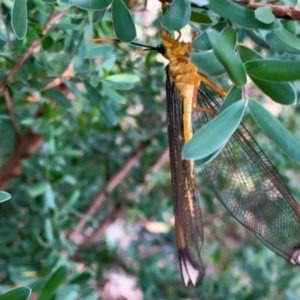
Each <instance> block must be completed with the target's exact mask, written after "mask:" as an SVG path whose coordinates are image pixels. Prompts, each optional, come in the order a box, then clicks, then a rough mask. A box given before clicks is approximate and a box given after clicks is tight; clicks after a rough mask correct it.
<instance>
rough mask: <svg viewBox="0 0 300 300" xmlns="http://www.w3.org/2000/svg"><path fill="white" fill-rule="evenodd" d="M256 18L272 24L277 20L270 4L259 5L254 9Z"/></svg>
mask: <svg viewBox="0 0 300 300" xmlns="http://www.w3.org/2000/svg"><path fill="white" fill-rule="evenodd" d="M254 15H255V18H256V19H257V20H258V21H260V22H262V23H265V24H272V23H273V22H274V20H275V17H274V15H273V13H272V10H271V8H270V7H268V6H264V7H259V8H257V9H256V10H255V11H254Z"/></svg>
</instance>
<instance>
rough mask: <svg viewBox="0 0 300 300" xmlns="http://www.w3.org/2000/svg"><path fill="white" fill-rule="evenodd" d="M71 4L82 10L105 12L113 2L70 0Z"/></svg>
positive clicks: (109, 0)
mask: <svg viewBox="0 0 300 300" xmlns="http://www.w3.org/2000/svg"><path fill="white" fill-rule="evenodd" d="M69 2H70V4H73V5H75V6H77V7H79V8H82V9H87V10H103V9H105V8H107V7H108V6H109V5H110V4H111V2H112V0H101V1H99V0H69Z"/></svg>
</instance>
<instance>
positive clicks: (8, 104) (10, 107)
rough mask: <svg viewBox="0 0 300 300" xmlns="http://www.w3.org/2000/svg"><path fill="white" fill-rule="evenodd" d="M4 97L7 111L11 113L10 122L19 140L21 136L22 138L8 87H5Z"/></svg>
mask: <svg viewBox="0 0 300 300" xmlns="http://www.w3.org/2000/svg"><path fill="white" fill-rule="evenodd" d="M3 97H4V101H5V106H6V109H7V113H8V115H9V119H10V123H11V126H12V128H13V129H14V132H15V134H16V141H17V142H18V140H19V138H20V131H19V128H18V125H17V120H16V117H15V114H14V110H13V105H12V102H11V98H10V94H9V91H8V89H4V91H3Z"/></svg>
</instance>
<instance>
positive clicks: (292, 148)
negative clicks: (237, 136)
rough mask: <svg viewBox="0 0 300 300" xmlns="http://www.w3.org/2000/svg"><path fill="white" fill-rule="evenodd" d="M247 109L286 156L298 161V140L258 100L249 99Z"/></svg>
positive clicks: (299, 145)
mask: <svg viewBox="0 0 300 300" xmlns="http://www.w3.org/2000/svg"><path fill="white" fill-rule="evenodd" d="M249 109H250V112H251V115H252V117H253V118H254V120H255V122H256V123H257V125H258V126H259V127H260V128H261V130H262V131H263V132H264V133H265V135H266V136H267V137H268V138H269V139H270V140H272V141H273V142H274V143H275V144H276V146H277V147H278V148H279V149H280V150H281V151H283V152H284V153H285V154H286V155H287V156H289V157H290V158H291V159H293V160H295V161H296V162H297V163H300V142H299V141H298V140H297V139H296V138H295V137H294V136H293V135H292V134H291V133H290V132H289V131H288V130H287V129H286V128H285V127H284V126H283V125H282V124H281V123H280V122H279V121H278V120H277V119H276V118H275V117H274V116H273V115H272V114H270V113H269V112H268V111H267V110H266V109H265V108H264V107H263V106H261V105H260V104H259V103H258V102H256V101H254V100H250V102H249Z"/></svg>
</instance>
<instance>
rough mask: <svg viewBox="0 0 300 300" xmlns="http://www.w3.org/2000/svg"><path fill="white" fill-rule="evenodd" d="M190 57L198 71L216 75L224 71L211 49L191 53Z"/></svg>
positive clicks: (212, 75)
mask: <svg viewBox="0 0 300 300" xmlns="http://www.w3.org/2000/svg"><path fill="white" fill-rule="evenodd" d="M190 58H191V62H192V63H193V64H194V65H196V66H197V68H198V70H199V72H200V73H201V74H203V75H206V76H209V77H216V76H220V75H222V74H224V73H226V71H225V69H224V67H223V66H222V65H221V64H220V62H219V61H218V60H217V58H216V56H215V54H214V52H213V51H212V50H210V51H206V52H200V53H192V54H191V57H190Z"/></svg>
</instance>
